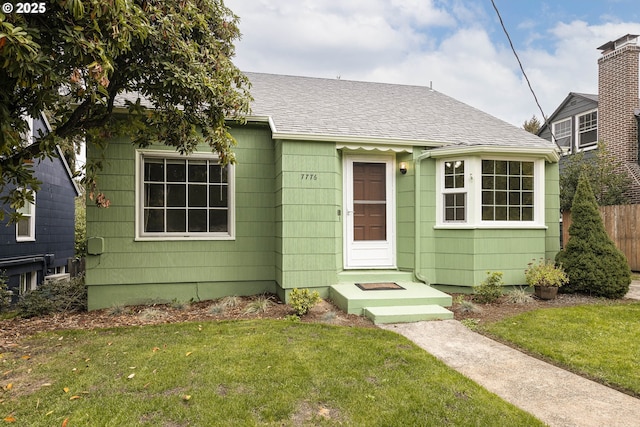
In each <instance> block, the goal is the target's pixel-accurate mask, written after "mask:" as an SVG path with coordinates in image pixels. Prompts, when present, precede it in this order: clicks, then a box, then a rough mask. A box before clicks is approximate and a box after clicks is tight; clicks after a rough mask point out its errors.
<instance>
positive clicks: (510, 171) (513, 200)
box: [482, 160, 535, 221]
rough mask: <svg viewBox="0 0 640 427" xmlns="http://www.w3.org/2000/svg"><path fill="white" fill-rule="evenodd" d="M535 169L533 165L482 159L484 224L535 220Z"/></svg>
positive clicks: (532, 163) (530, 163)
mask: <svg viewBox="0 0 640 427" xmlns="http://www.w3.org/2000/svg"><path fill="white" fill-rule="evenodd" d="M534 170H535V168H534V162H522V161H509V160H482V221H533V220H534V191H535V188H534Z"/></svg>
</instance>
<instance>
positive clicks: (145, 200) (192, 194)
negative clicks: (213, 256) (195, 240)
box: [138, 153, 233, 238]
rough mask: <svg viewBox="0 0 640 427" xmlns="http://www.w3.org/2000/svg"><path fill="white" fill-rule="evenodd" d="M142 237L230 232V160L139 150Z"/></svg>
mask: <svg viewBox="0 0 640 427" xmlns="http://www.w3.org/2000/svg"><path fill="white" fill-rule="evenodd" d="M140 163H141V173H140V176H141V183H140V185H141V188H140V196H141V201H140V209H139V211H140V213H139V215H140V216H139V220H140V223H139V224H138V226H139V234H140V236H141V237H210V238H215V237H231V236H232V231H233V226H232V225H233V224H232V221H233V197H232V196H233V194H232V190H231V188H232V173H231V166H226V167H223V166H221V165H219V164H218V160H217V159H216V158H214V157H200V156H198V157H196V156H193V157H184V156H166V155H162V154H158V153H153V154H149V153H144V154H142V156H141V162H140Z"/></svg>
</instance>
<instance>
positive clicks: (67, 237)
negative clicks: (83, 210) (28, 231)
mask: <svg viewBox="0 0 640 427" xmlns="http://www.w3.org/2000/svg"><path fill="white" fill-rule="evenodd" d="M34 170H35V176H36V178H37V179H38V180H39V181H41V182H42V184H41V185H40V191H38V192H37V193H36V211H35V221H36V230H35V232H36V241H35V242H16V226H15V225H10V226H7V221H8V217H5V219H4V220H3V221H2V222H0V259H2V258H7V257H19V256H36V255H45V254H54V255H55V261H54V263H53V265H50V266H49V267H58V266H66V265H67V259H68V258H72V257H73V256H74V233H75V228H74V224H75V204H74V199H75V197H76V191H75V188H74V187H73V184H72V182H71V179H70V178H69V175H68V174H67V171H66V169H65V167H64V164H63V162H62V160H60V159H57V158H54V159H47V158H45V159H42V160H36V161H35V163H34ZM7 191H8V189H7V190H6V191H5V193H3V194H2V195H4V194H6V192H7Z"/></svg>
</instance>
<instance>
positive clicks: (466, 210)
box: [439, 158, 469, 224]
mask: <svg viewBox="0 0 640 427" xmlns="http://www.w3.org/2000/svg"><path fill="white" fill-rule="evenodd" d="M449 162H451V163H456V162H462V164H464V165H465V169H464V170H465V172H464V186H463V187H457V188H446V187H445V182H444V181H445V180H444V177H445V176H444V170H445V168H444V166H445V164H446V163H449ZM466 171H467V166H466V162H465V159H463V158H460V159H448V160H445V161H443V162H442V176H441V180H442V183H441V184H440V186H439V188H440V193H441V194H440V203H442V208H441V211H440V215H441V217H442V222H443V223H445V224H466V223H467V222H468V220H469V198H468V196H467V194H468V189H467V172H466ZM446 194H464V218H465V219H464V221H447V220H445V218H446V214H445V210H446V206H445V202H444V199H445V195H446Z"/></svg>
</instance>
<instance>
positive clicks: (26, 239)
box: [15, 191, 36, 242]
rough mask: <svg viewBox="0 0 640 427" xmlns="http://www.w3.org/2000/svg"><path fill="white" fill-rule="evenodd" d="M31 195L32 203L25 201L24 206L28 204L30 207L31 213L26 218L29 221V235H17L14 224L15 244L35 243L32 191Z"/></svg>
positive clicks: (34, 212)
mask: <svg viewBox="0 0 640 427" xmlns="http://www.w3.org/2000/svg"><path fill="white" fill-rule="evenodd" d="M32 194H33V203H31V202H29V201H25V206H26V204H27V203H28V204H29V205H31V209H30V211H31V213H30V214H29V215H24V214H23V216H28V217H29V218H30V220H29V235H28V236H19V235H18V223H16V225H15V227H16V242H35V241H36V193H35V192H34V191H32Z"/></svg>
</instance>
